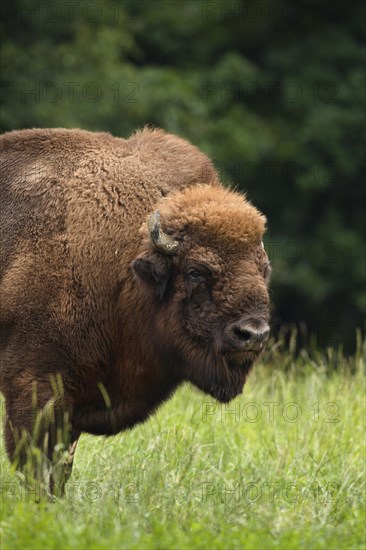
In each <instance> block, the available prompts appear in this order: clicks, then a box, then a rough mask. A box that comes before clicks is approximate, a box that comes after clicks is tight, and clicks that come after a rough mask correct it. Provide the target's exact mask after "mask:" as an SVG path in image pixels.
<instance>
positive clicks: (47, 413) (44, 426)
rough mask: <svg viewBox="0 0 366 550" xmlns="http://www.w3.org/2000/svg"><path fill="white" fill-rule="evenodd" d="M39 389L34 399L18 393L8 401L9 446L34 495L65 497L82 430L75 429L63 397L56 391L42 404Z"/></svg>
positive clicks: (7, 443)
mask: <svg viewBox="0 0 366 550" xmlns="http://www.w3.org/2000/svg"><path fill="white" fill-rule="evenodd" d="M39 390H40V389H39V388H38V392H37V393H38V395H39V398H38V399H35V398H34V395H35V393H36V392H33V394H32V399H31V400H29V399H28V400H27V399H25V397H26V396H25V395H24V396H23V397H24V398H23V399H22V396H21V395H19V394H18V396H17V397H18V399H17V401H16V402H7V403H6V409H7V419H6V424H5V441H6V448H7V452H8V455H9V458H10V460H11V461H12V462H13V463H15V466H16V468H17V469H19V470H20V471H22V472H23V474H24V476H25V483H26V484H27V485H28V486H31V487H32V490H33V492H34V494H36V495H43V494H51V495H55V496H62V495H63V494H64V489H65V483H66V481H67V479H68V478H69V477H70V475H71V471H72V464H73V458H74V454H75V449H76V444H77V440H78V437H79V435H80V432H78V431H77V430H72V428H71V422H70V413H69V411H68V410H67V409H66V408H65V407H64V406H63V404H62V398H61V397H60V396H55V392H54V391H53V392H52V393H53V396H52V397H50V398H49V399H48V400H47V402H46V404H45V405H43V403H44V401H45V399H46V392H45V391H44V389H43V391H39ZM47 393H48V394H49V393H50V392H48V391H47ZM48 397H49V395H48ZM42 405H43V406H42Z"/></svg>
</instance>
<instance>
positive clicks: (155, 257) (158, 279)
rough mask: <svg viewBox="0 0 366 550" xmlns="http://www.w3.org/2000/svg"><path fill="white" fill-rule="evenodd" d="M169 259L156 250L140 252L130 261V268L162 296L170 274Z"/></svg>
mask: <svg viewBox="0 0 366 550" xmlns="http://www.w3.org/2000/svg"><path fill="white" fill-rule="evenodd" d="M171 263H172V262H171V259H170V258H168V257H167V256H164V255H162V254H159V253H157V252H151V253H148V254H142V255H141V256H138V257H137V258H136V259H135V260H134V261H133V262H132V270H133V272H134V273H135V275H137V276H138V278H139V279H141V280H142V281H144V282H146V283H148V284H149V285H151V286H152V287H154V288H155V292H156V294H157V296H158V297H159V298H160V300H161V299H162V298H163V296H164V294H165V291H166V287H167V284H168V281H169V278H170V274H171Z"/></svg>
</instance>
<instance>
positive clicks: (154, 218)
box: [148, 210, 179, 256]
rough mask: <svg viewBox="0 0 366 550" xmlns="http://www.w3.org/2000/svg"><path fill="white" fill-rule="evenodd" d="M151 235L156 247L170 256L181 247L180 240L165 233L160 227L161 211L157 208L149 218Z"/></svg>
mask: <svg viewBox="0 0 366 550" xmlns="http://www.w3.org/2000/svg"><path fill="white" fill-rule="evenodd" d="M148 226H149V235H150V240H151V242H152V244H153V245H154V248H156V250H158V251H159V252H162V253H163V254H168V255H169V256H170V255H172V254H175V253H176V251H177V250H178V247H179V242H178V241H176V240H174V239H172V237H170V236H169V235H167V234H166V233H164V231H163V230H162V229H161V227H160V212H159V210H156V211H155V212H153V213H152V214H151V216H150V218H149V223H148Z"/></svg>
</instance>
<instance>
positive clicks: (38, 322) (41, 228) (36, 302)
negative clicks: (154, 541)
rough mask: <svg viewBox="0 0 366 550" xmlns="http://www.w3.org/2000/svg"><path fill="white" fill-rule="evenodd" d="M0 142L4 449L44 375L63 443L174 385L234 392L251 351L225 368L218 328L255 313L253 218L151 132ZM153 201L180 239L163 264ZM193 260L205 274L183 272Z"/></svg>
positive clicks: (206, 171) (262, 306)
mask: <svg viewBox="0 0 366 550" xmlns="http://www.w3.org/2000/svg"><path fill="white" fill-rule="evenodd" d="M0 142H1V163H2V169H1V173H2V179H3V181H2V183H1V189H0V192H1V205H2V206H1V207H2V227H1V257H2V259H3V262H2V268H1V269H2V271H1V330H2V341H1V377H0V389H1V391H2V392H3V393H4V395H5V398H6V407H7V414H8V421H7V424H6V444H7V449H8V453H9V455H10V456H12V455H13V454H14V449H15V443H14V429H15V428H16V429H17V430H18V431H19V430H21V429H23V428H24V429H26V430H27V432H29V433H31V430H32V414H31V410H32V387H34V384H35V385H36V389H37V405H36V406H37V408H42V407H44V406H45V405H46V404H47V403H49V402H50V399H52V398H54V397H55V395H54V388H53V386H52V380H53V379H54V377H55V375H56V374H57V373H58V374H59V375H61V378H62V384H63V391H62V394H63V395H62V396H58V401H57V403H58V405H57V406H59V408H60V409H62V410H64V409H67V410H69V411H71V414H72V425H73V436H72V437H71V439H76V438H77V436H78V434H79V433H80V432H81V431H88V432H91V433H96V434H112V433H116V432H118V431H120V430H123V429H125V428H128V427H131V426H133V425H134V424H136V422H140V421H143V420H144V419H146V418H147V417H148V415H149V413H151V412H152V411H153V410H154V409H155V408H156V407H157V406H158V405H159V404H160V403H161V402H162V401H163V400H164V399H166V398H167V397H168V396H169V395H171V393H172V392H173V391H174V390H175V388H176V387H177V386H178V385H179V384H180V383H181V382H182V381H184V380H189V381H191V382H193V383H194V384H195V385H197V386H198V387H199V388H200V389H202V390H204V391H206V392H209V393H211V394H212V395H213V396H215V397H216V398H218V399H220V400H222V401H228V400H229V399H232V398H233V397H234V396H235V395H237V394H238V393H239V392H240V391H241V389H242V387H243V384H244V381H245V377H246V374H247V371H248V370H249V367H250V365H251V364H252V362H253V360H254V359H255V356H256V354H255V353H252V354H250V353H248V354H246V355H245V357H244V356H241V357H240V358H238V359H237V360H233V365H234V368H232V366H233V365H230V364H229V363H230V361H229V360H227V359H224V358H223V351H222V350H223V331H224V329H225V327H226V325H227V324H228V323H229V322H232V321H234V320H236V319H237V318H239V317H243V316H244V317H246V318H258V317H259V318H261V319H264V320H266V319H268V292H267V287H266V274H265V271H266V270H267V265H268V259H267V256H266V254H265V252H264V251H263V250H262V248H261V246H260V241H261V239H262V234H263V231H264V225H265V218H264V217H263V216H262V215H261V214H260V213H259V212H258V211H257V210H256V209H255V208H254V207H253V206H252V205H251V204H250V203H249V202H247V201H246V200H245V198H244V197H242V196H241V195H239V194H236V193H233V192H231V191H229V190H227V189H224V188H223V187H222V186H221V185H220V183H219V181H218V176H217V173H216V171H215V169H214V167H213V165H212V163H211V161H210V160H209V159H208V158H207V157H206V156H205V155H204V154H203V153H201V152H200V151H199V150H198V149H196V148H195V147H194V146H193V145H191V144H189V143H188V142H186V141H184V140H183V139H181V138H178V137H176V136H173V135H169V134H166V133H164V132H163V131H161V130H151V129H144V130H142V131H138V132H136V133H135V134H134V135H133V136H132V137H130V138H129V139H128V140H124V139H119V138H115V137H112V136H111V135H109V134H105V133H90V132H85V131H81V130H64V129H54V130H24V131H18V132H10V133H7V134H4V135H3V136H2V137H1V138H0ZM156 209H159V210H160V212H161V216H162V225H163V228H164V230H165V232H166V233H168V234H170V235H173V236H174V238H176V239H178V241H179V242H180V247H179V251H178V253H177V254H175V255H174V256H172V257H167V256H164V255H163V254H160V253H158V252H156V250H155V249H154V247H153V245H152V244H151V242H150V239H149V237H148V229H147V219H148V216H149V214H150V213H151V212H152V211H153V210H156ZM202 263H204V264H207V265H208V266H209V268H210V270H211V271H210V275H209V276H208V275H207V280H206V279H205V281H204V282H202V280H199V281H192V280H190V279H189V276H187V269H188V268H189V267H190V266H192V265H193V266H195V265H197V266H198V268H199V269H202V266H201V264H202ZM200 266H201V267H200ZM146 269H148V270H152V271H151V272H149V273H147V272H145V271H146ZM235 367H237V368H235ZM106 396H107V397H106ZM106 399H107V405H106Z"/></svg>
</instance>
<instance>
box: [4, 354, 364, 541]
mask: <svg viewBox="0 0 366 550" xmlns="http://www.w3.org/2000/svg"><path fill="white" fill-rule="evenodd" d="M364 366H365V362H364V349H362V346H361V345H359V349H358V352H357V354H356V356H355V357H354V358H352V359H350V360H346V359H344V358H343V357H342V355H341V354H340V353H336V352H334V351H332V350H330V351H329V352H328V354H327V355H326V357H325V358H324V357H322V356H321V355H320V354H312V358H310V357H309V356H308V355H307V354H306V353H305V352H303V353H301V354H300V356H299V357H298V358H297V360H295V359H294V355H293V353H292V352H291V351H289V352H286V351H284V350H282V349H281V346H278V349H277V348H276V346H274V347H273V348H272V351H270V352H267V355H266V356H265V357H264V358H263V360H262V363H261V364H259V365H257V366H256V368H255V370H254V371H253V373H252V375H251V377H250V379H249V380H248V382H247V385H246V388H245V391H244V395H243V396H242V397H240V399H237V400H236V401H235V402H233V403H231V404H230V405H228V406H227V407H225V406H223V407H221V406H220V407H219V406H217V405H215V403H214V402H213V401H212V400H211V399H210V398H208V397H205V396H203V395H201V394H198V393H197V392H196V391H195V390H192V388H190V387H184V388H182V389H181V390H180V391H179V392H177V394H176V395H175V397H174V398H173V399H172V400H171V401H170V402H169V403H167V404H166V405H164V406H163V407H162V408H161V409H160V410H159V412H158V414H157V415H155V416H154V417H153V418H152V419H151V420H150V421H149V422H147V423H146V424H144V425H142V426H140V427H137V428H135V429H134V430H133V431H130V432H126V433H123V434H120V435H119V436H116V437H113V438H107V439H106V438H97V437H92V436H83V437H82V438H81V440H80V443H79V447H78V449H77V453H76V459H75V465H74V472H73V475H72V477H71V479H70V481H69V484H68V489H67V494H66V497H65V498H64V499H63V500H59V501H57V502H54V503H50V502H47V501H43V502H41V503H40V504H37V503H36V502H34V495H32V494H29V493H26V492H25V490H24V489H22V486H21V485H20V483H19V481H18V478H17V474H16V473H14V472H13V471H12V470H11V468H10V466H9V464H8V462H7V459H6V456H5V452H4V449H3V448H2V451H1V454H0V464H1V469H2V477H1V479H2V482H3V483H2V489H3V493H2V504H1V527H0V537H1V547H2V548H4V549H10V548H11V549H13V548H22V549H24V548H37V549H41V548H47V549H48V548H60V549H61V548H62V549H67V548H92V549H97V548H126V549H127V548H128V549H130V548H136V549H142V548H162V549H170V548H172V549H184V548H187V549H188V548H190V549H191V548H210V549H234V548H238V549H239V548H240V549H241V548H250V549H252V548H253V549H267V548H276V549H281V550H282V549H286V548H288V549H295V548H309V549H312V550H314V549H323V548H324V549H340V548H345V549H353V548H365V534H364V528H365V515H364V508H365V475H364V469H365V439H364V437H365V436H364V428H365V425H364V418H365V397H364V395H365V373H364ZM266 403H267V404H266ZM268 403H271V405H269V404H268ZM275 403H278V405H275ZM294 403H295V405H294ZM260 413H261V417H260V418H259V416H260ZM271 413H272V414H271ZM256 415H257V418H255V417H256ZM291 420H296V421H292V422H291Z"/></svg>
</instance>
